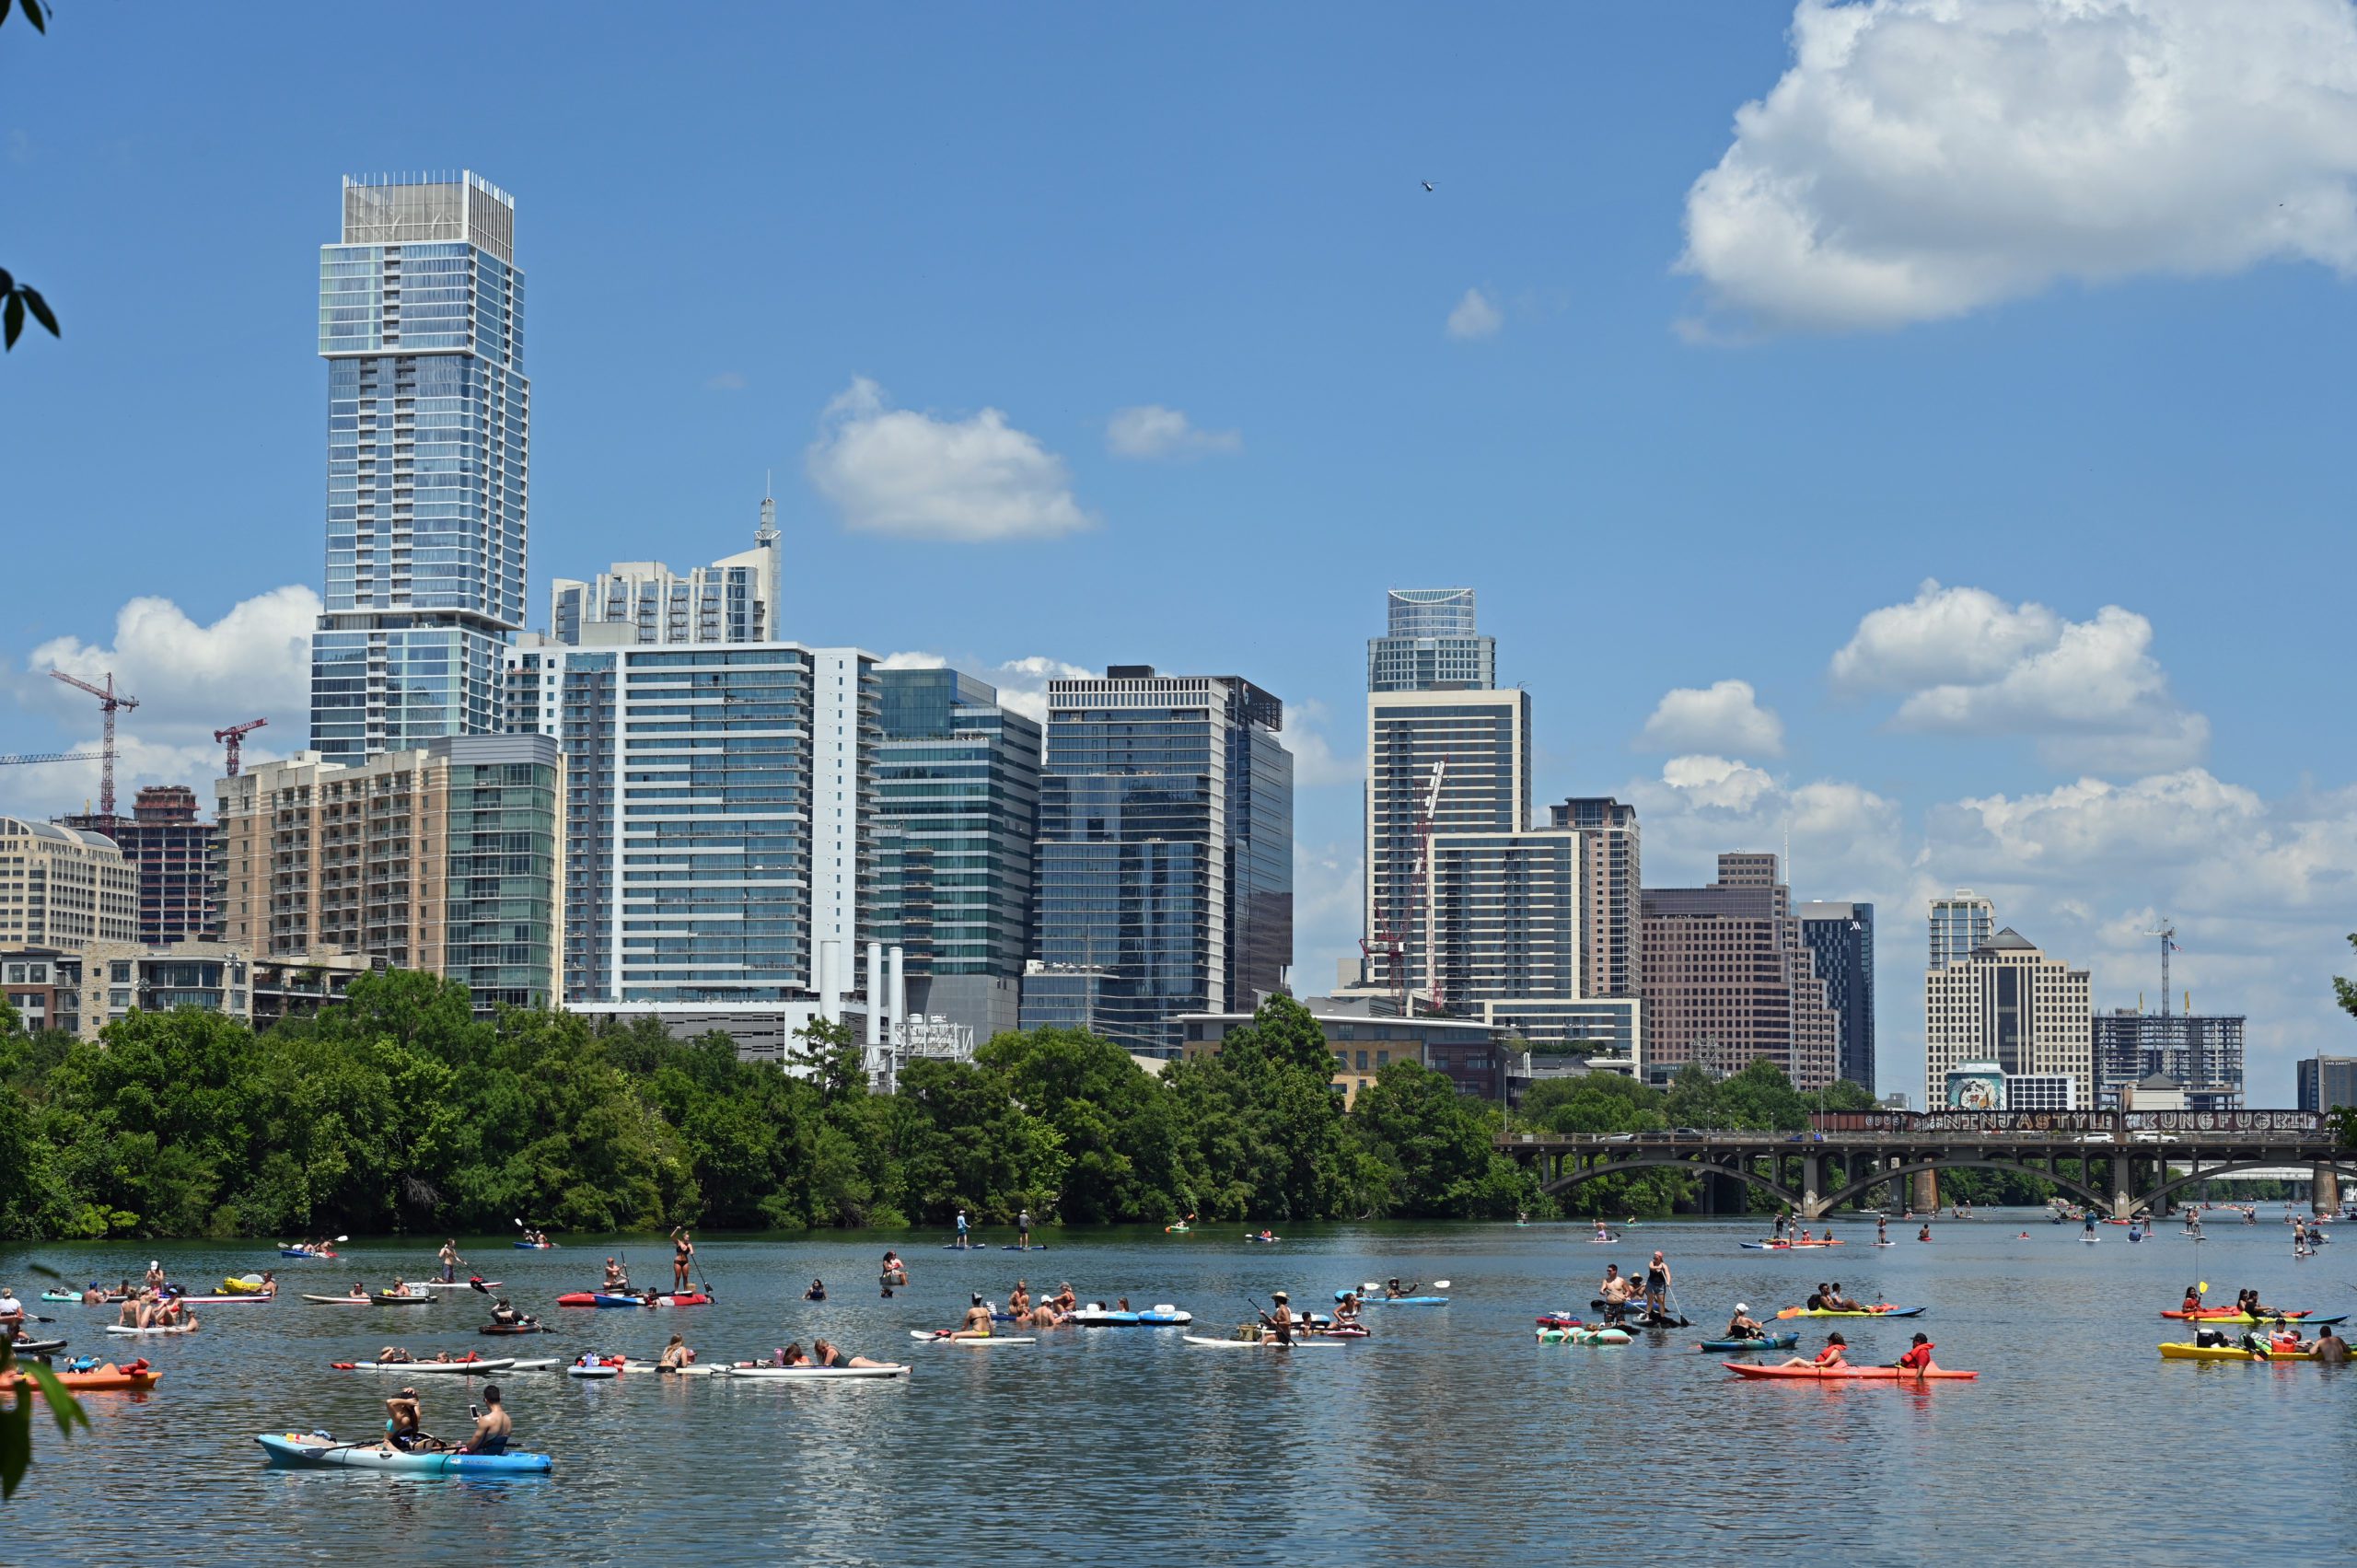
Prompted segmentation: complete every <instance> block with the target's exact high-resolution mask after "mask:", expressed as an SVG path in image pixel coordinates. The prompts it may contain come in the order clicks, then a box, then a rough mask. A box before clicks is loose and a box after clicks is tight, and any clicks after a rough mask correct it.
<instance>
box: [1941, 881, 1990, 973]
mask: <svg viewBox="0 0 2357 1568" xmlns="http://www.w3.org/2000/svg"><path fill="white" fill-rule="evenodd" d="M1996 934H1997V906H1996V905H1995V904H1994V903H1991V901H1990V900H1987V899H1984V898H1982V897H1981V896H1980V894H1978V893H1976V892H1974V891H1973V890H1972V889H1969V888H1958V889H1956V891H1955V892H1954V893H1952V894H1950V895H1949V896H1948V897H1946V898H1945V899H1933V900H1932V954H1931V964H1930V967H1931V968H1933V969H1935V970H1944V969H1945V968H1947V967H1948V966H1949V965H1950V964H1960V963H1962V962H1964V961H1965V960H1966V959H1967V958H1971V957H1972V955H1973V953H1974V952H1975V951H1977V950H1978V949H1980V948H1981V947H1986V946H1988V943H1989V939H1990V938H1991V936H1994V935H1996Z"/></svg>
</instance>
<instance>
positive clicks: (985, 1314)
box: [958, 1291, 991, 1337]
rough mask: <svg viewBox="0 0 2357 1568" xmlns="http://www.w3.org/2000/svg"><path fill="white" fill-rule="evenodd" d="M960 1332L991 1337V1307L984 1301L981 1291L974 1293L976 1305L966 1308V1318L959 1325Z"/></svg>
mask: <svg viewBox="0 0 2357 1568" xmlns="http://www.w3.org/2000/svg"><path fill="white" fill-rule="evenodd" d="M990 1331H991V1305H990V1303H989V1302H987V1301H984V1300H983V1299H982V1297H981V1292H980V1291H977V1292H975V1293H974V1303H973V1305H972V1306H970V1307H967V1308H966V1316H965V1318H964V1320H963V1321H961V1322H960V1323H959V1324H958V1332H959V1333H961V1334H975V1335H980V1336H984V1337H987V1336H988V1335H989V1333H990Z"/></svg>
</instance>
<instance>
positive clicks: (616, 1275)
mask: <svg viewBox="0 0 2357 1568" xmlns="http://www.w3.org/2000/svg"><path fill="white" fill-rule="evenodd" d="M606 1289H607V1290H608V1291H610V1292H621V1291H625V1290H628V1289H630V1271H629V1270H627V1269H625V1268H623V1267H622V1266H621V1264H620V1263H617V1262H615V1261H614V1260H612V1259H611V1258H609V1259H607V1260H606Z"/></svg>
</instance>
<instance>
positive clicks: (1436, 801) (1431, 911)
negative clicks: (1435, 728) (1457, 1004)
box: [1408, 757, 1448, 1013]
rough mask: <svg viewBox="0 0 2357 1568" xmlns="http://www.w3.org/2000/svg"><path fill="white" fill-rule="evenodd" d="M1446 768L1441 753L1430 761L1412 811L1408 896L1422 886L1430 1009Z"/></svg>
mask: <svg viewBox="0 0 2357 1568" xmlns="http://www.w3.org/2000/svg"><path fill="white" fill-rule="evenodd" d="M1446 772H1448V759H1447V758H1446V757H1444V758H1442V759H1441V760H1440V761H1436V762H1434V764H1433V783H1432V787H1431V788H1430V789H1428V790H1426V791H1425V792H1424V807H1423V809H1422V810H1421V811H1419V812H1417V813H1416V840H1417V850H1416V877H1415V880H1414V881H1412V882H1411V883H1410V884H1409V885H1408V899H1409V901H1410V902H1411V903H1413V902H1414V901H1415V899H1416V897H1417V892H1418V890H1419V889H1421V890H1422V895H1423V900H1424V979H1425V980H1426V981H1427V982H1428V983H1429V986H1430V989H1431V992H1432V1005H1433V1011H1434V1012H1435V1013H1437V1012H1439V1011H1440V1010H1441V995H1440V906H1439V901H1438V900H1437V899H1436V898H1435V897H1434V891H1433V818H1434V816H1435V815H1436V814H1437V813H1438V812H1439V810H1440V781H1441V778H1442V775H1444V774H1446Z"/></svg>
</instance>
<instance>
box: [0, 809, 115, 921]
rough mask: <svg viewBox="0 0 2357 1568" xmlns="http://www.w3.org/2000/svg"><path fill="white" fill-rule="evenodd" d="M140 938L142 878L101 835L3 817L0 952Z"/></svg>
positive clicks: (0, 820)
mask: <svg viewBox="0 0 2357 1568" xmlns="http://www.w3.org/2000/svg"><path fill="white" fill-rule="evenodd" d="M138 940H139V873H138V871H137V869H136V868H134V866H133V865H131V863H130V862H129V861H127V860H125V859H124V858H123V856H122V850H121V849H120V848H118V847H117V846H116V845H115V842H114V841H113V840H111V839H110V838H108V837H107V836H106V835H105V834H103V833H94V832H89V831H87V830H83V829H80V828H67V827H61V826H60V825H58V824H57V823H54V822H34V821H29V820H28V819H24V818H21V817H0V947H43V946H46V947H87V946H88V945H89V944H91V943H93V942H136V941H138Z"/></svg>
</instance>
